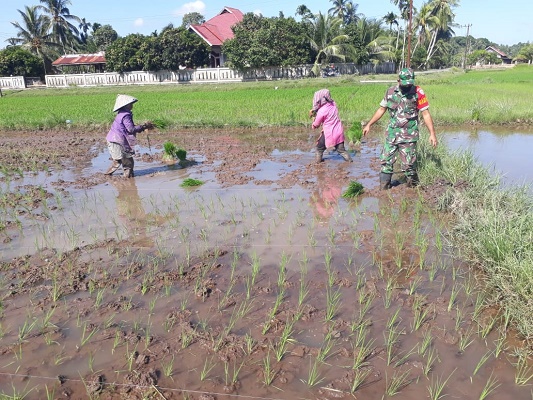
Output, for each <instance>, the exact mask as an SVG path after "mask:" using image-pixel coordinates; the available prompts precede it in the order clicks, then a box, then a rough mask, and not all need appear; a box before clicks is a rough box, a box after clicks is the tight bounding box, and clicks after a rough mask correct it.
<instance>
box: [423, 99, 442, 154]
mask: <svg viewBox="0 0 533 400" xmlns="http://www.w3.org/2000/svg"><path fill="white" fill-rule="evenodd" d="M422 118H424V123H425V124H426V126H427V127H428V130H429V142H430V143H431V145H432V146H433V147H437V144H439V141H438V140H437V135H436V134H435V127H434V125H433V118H432V117H431V114H430V112H429V109H427V108H426V109H425V110H424V111H422Z"/></svg>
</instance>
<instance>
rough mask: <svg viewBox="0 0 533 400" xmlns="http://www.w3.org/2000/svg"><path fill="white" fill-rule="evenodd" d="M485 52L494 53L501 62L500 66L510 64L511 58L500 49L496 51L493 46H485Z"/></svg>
mask: <svg viewBox="0 0 533 400" xmlns="http://www.w3.org/2000/svg"><path fill="white" fill-rule="evenodd" d="M485 51H488V52H489V53H496V56H497V57H498V58H499V59H500V60H501V62H502V64H511V61H512V60H511V58H510V57H509V56H508V55H507V54H505V53H504V52H503V51H501V50H500V49H497V48H496V47H494V46H487V47H486V48H485Z"/></svg>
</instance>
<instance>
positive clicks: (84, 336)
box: [79, 321, 99, 348]
mask: <svg viewBox="0 0 533 400" xmlns="http://www.w3.org/2000/svg"><path fill="white" fill-rule="evenodd" d="M91 325H92V324H91ZM98 331H99V328H98V326H90V325H88V322H87V321H85V322H84V323H83V327H82V329H81V338H80V346H79V347H80V348H81V347H83V346H84V345H85V344H87V342H88V341H89V340H91V338H92V337H93V336H94V335H95V334H96V333H97V332H98Z"/></svg>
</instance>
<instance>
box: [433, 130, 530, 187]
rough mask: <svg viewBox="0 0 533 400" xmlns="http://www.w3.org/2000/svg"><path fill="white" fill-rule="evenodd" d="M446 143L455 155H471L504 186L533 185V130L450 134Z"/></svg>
mask: <svg viewBox="0 0 533 400" xmlns="http://www.w3.org/2000/svg"><path fill="white" fill-rule="evenodd" d="M441 138H442V142H443V143H445V144H446V145H447V146H448V147H449V148H450V149H451V150H452V151H471V152H472V153H473V154H474V156H475V157H476V158H477V159H478V160H479V162H481V163H482V164H483V165H485V166H487V167H489V168H494V170H495V171H496V172H497V173H498V174H500V175H501V177H502V179H501V181H502V184H503V185H504V186H515V185H522V184H527V185H531V182H533V169H532V168H531V167H532V163H533V161H532V156H531V151H532V150H531V149H533V129H531V128H530V129H529V130H528V129H526V130H518V129H514V128H495V129H491V130H488V129H480V130H472V131H466V130H458V131H453V130H446V131H445V132H443V133H442V134H441Z"/></svg>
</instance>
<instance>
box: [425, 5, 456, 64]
mask: <svg viewBox="0 0 533 400" xmlns="http://www.w3.org/2000/svg"><path fill="white" fill-rule="evenodd" d="M458 4H459V1H458V0H432V1H431V2H430V3H429V7H431V9H432V11H431V14H432V15H433V16H435V17H436V19H435V21H438V23H437V26H436V27H435V29H433V32H432V35H431V40H430V43H429V46H428V51H427V58H426V64H427V62H428V61H429V60H430V59H431V56H433V54H434V53H435V50H436V48H435V44H436V43H437V39H438V37H439V35H441V36H445V37H451V36H452V35H453V34H454V31H453V29H452V26H453V19H454V17H455V14H454V13H453V8H454V7H456V6H457V5H458Z"/></svg>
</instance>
